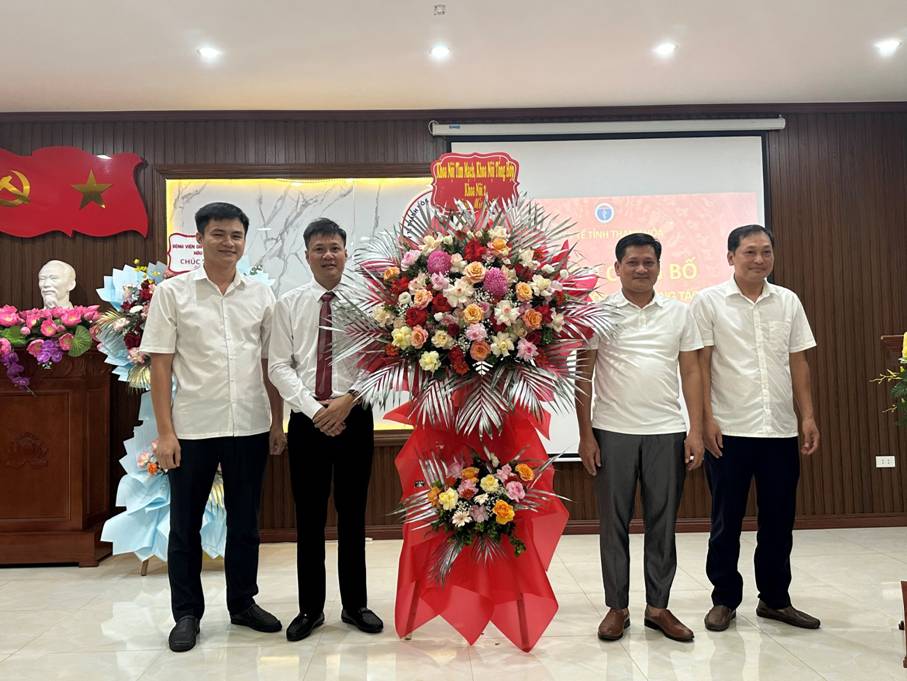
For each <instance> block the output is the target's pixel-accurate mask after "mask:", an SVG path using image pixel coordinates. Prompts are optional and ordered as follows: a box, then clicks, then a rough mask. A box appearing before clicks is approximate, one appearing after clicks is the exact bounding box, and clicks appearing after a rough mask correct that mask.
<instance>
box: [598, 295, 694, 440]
mask: <svg viewBox="0 0 907 681" xmlns="http://www.w3.org/2000/svg"><path fill="white" fill-rule="evenodd" d="M603 304H604V305H607V306H609V307H611V308H612V310H613V312H614V313H615V315H616V317H617V319H616V323H617V331H616V332H615V335H614V337H613V338H611V339H602V338H601V337H600V336H599V335H598V334H596V335H595V336H593V337H592V339H591V341H590V343H589V348H590V349H592V350H597V354H596V358H595V373H594V376H593V384H594V389H595V400H594V404H593V409H592V427H593V428H598V429H601V430H608V431H611V432H614V433H625V434H627V435H663V434H667V433H683V432H686V423H685V422H684V419H683V412H682V410H681V404H680V380H679V377H678V366H679V364H678V361H679V356H680V355H679V353H681V352H694V351H696V350H699V349H700V348H701V347H702V340H701V339H700V337H699V330H698V328H697V327H696V323H695V321H694V320H693V317H692V315H691V314H690V310H689V307H688V306H687V305H684V304H683V303H681V302H679V301H676V300H672V299H671V298H666V297H664V296H662V295H660V294H658V293H656V294H655V297H654V298H653V299H652V300H651V302H649V304H648V305H646V306H645V307H642V308H641V307H637V306H636V305H634V304H633V303H631V302H630V301H629V300H627V299H626V298H625V297H624V294H623V292H622V291H618V292H617V293H613V294H611V295H610V296H608V297H607V298H605V300H604V301H603Z"/></svg>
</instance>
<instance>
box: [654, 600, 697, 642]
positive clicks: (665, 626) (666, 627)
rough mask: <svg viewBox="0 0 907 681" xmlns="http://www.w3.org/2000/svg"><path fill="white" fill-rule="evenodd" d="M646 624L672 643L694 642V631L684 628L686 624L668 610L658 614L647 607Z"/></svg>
mask: <svg viewBox="0 0 907 681" xmlns="http://www.w3.org/2000/svg"><path fill="white" fill-rule="evenodd" d="M644 624H645V625H646V626H647V627H649V629H655V630H656V631H660V632H661V633H662V634H664V635H665V636H667V637H668V638H669V639H671V640H672V641H680V642H681V643H689V642H690V641H692V640H693V631H692V630H691V629H690V628H689V627H687V626H684V623H683V622H681V621H680V620H679V619H677V618H676V617H674V613H672V612H671V611H670V610H668V609H665V610H662V611H661V612H659V613H657V614H656V613H655V612H653V611H652V610H650V609H649V608H648V607H647V608H646V617H645V620H644Z"/></svg>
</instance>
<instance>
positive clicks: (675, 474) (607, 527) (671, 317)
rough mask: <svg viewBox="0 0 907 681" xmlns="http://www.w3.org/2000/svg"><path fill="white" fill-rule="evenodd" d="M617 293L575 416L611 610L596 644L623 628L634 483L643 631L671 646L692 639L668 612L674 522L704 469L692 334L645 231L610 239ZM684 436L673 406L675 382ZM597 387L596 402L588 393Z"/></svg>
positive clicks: (698, 344) (582, 380)
mask: <svg viewBox="0 0 907 681" xmlns="http://www.w3.org/2000/svg"><path fill="white" fill-rule="evenodd" d="M615 254H616V256H617V262H615V264H614V269H615V272H616V273H617V275H618V277H619V278H620V282H621V290H620V291H619V292H617V293H615V294H613V295H611V296H609V297H608V298H606V299H605V301H604V303H603V304H604V305H608V306H609V307H611V308H612V309H613V312H614V315H615V317H616V318H617V320H618V321H617V330H616V332H615V333H614V336H613V337H612V338H608V339H601V338H599V337H598V336H594V337H593V338H592V340H591V341H590V344H589V349H588V350H585V351H582V352H581V353H580V357H579V361H578V365H579V372H578V373H579V376H578V380H577V392H576V410H577V419H578V421H579V430H580V445H579V454H580V457H581V459H582V461H583V466H584V467H585V469H586V471H587V472H588V473H589V474H590V475H594V476H595V490H596V497H597V500H598V511H599V523H600V525H599V536H600V545H601V563H602V580H603V582H604V587H605V602H606V604H607V605H608V608H609V610H608V613H607V614H606V615H605V618H604V619H603V620H602V622H601V624H600V625H599V627H598V637H599V638H600V639H602V640H604V641H616V640H618V639H620V638H621V637H622V636H623V633H624V629H626V628H627V627H628V626H629V625H630V616H629V611H628V609H627V606H628V605H629V589H630V555H629V526H630V520H631V518H632V516H633V503H634V499H635V496H636V485H637V482H639V484H640V485H641V486H642V499H643V513H644V518H645V527H646V542H645V578H646V604H647V605H646V611H645V624H646V626H648V627H650V628H653V629H657V630H659V631H661V632H662V633H663V634H664V635H665V636H667V637H668V638H671V639H674V640H677V641H692V640H693V632H692V631H691V630H690V629H689V628H688V627H686V626H684V625H683V624H682V623H681V622H680V621H679V620H678V619H677V618H676V617H675V616H674V615H673V614H672V613H671V611H670V610H668V609H667V608H668V599H669V597H670V592H671V584H672V583H673V581H674V574H675V572H676V570H677V552H676V547H675V541H674V525H675V521H676V519H677V509H678V507H679V506H680V498H681V495H682V493H683V482H684V477H685V472H686V470H687V469H690V470H691V469H693V468H697V467H698V466H699V465H700V464H701V463H702V456H703V452H704V449H703V443H702V434H701V433H702V430H701V427H702V392H701V389H702V386H701V381H700V377H699V373H700V368H699V362H698V358H697V352H698V351H699V349H700V348H702V341H701V340H700V338H699V330H698V329H697V327H696V323H695V322H694V320H693V318H692V316H691V315H690V311H689V308H688V307H687V306H686V305H684V304H683V303H680V302H678V301H676V300H672V299H670V298H666V297H665V296H662V295H659V294H658V293H656V292H655V289H654V286H655V282H656V281H657V280H658V273H659V262H660V259H661V244H660V243H659V242H658V241H657V240H656V239H654V238H653V237H651V236H649V235H648V234H630V235H627V236H625V237H623V238H622V239H621V240H620V241H618V242H617V247H616V249H615ZM678 369H679V373H680V377H681V380H682V384H683V395H684V400H685V402H686V404H687V410H688V412H689V415H690V430H689V434H687V428H686V424H685V422H684V418H683V413H682V411H681V405H680V397H679V396H680V390H681V388H680V383H679V381H678ZM590 384H591V385H592V386H594V403H595V404H594V408H593V407H592V402H593V396H592V391H591V390H590V389H589V387H590Z"/></svg>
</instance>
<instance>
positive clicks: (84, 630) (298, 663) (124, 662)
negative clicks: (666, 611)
mask: <svg viewBox="0 0 907 681" xmlns="http://www.w3.org/2000/svg"><path fill="white" fill-rule="evenodd" d="M706 541H707V536H706V535H704V534H681V535H679V536H678V555H679V563H680V568H679V570H678V573H677V578H676V580H675V582H674V590H673V594H672V599H671V609H672V610H673V611H674V613H675V614H676V615H677V616H678V617H680V618H681V619H682V620H684V621H685V622H686V623H687V624H688V625H690V626H691V627H692V628H693V630H694V631H695V632H696V640H695V642H694V643H692V644H686V645H685V644H681V643H674V642H672V641H669V640H667V639H665V638H663V637H662V636H661V635H659V634H657V633H655V632H652V631H651V630H648V629H645V628H644V627H642V626H641V625H642V610H643V607H644V605H645V601H644V593H643V590H642V587H643V582H642V567H641V566H642V561H641V558H642V537H641V536H640V535H633V536H632V538H631V553H632V560H633V568H632V570H633V578H634V581H633V584H632V588H631V594H630V597H631V618H632V619H633V626H632V627H631V628H630V630H629V632H628V635H627V636H625V637H624V639H623V640H622V641H620V642H618V643H602V642H600V641H598V639H597V638H596V637H595V629H596V626H597V625H598V622H599V620H600V618H601V617H602V615H603V614H604V605H603V598H604V596H603V592H602V586H601V573H600V569H599V563H598V559H597V555H598V546H597V537H594V536H571V537H564V538H563V539H562V540H561V543H560V546H559V547H558V550H557V554H556V555H555V559H554V562H553V563H552V565H551V570H550V571H549V577H550V579H551V581H552V584H553V586H554V590H555V593H556V594H557V596H558V601H559V603H560V610H559V612H558V614H557V616H556V617H555V619H554V621H553V622H552V623H551V626H550V627H549V628H548V631H547V632H546V633H545V635H544V636H543V637H542V639H541V641H540V642H539V644H538V645H537V646H536V648H535V649H534V650H533V651H532V652H531V653H528V654H526V653H522V652H520V651H519V650H517V649H515V648H514V647H513V646H512V645H511V644H510V643H509V642H508V641H507V640H506V639H504V638H503V637H502V635H501V634H500V633H499V632H498V631H497V630H496V629H494V627H492V626H490V627H489V628H488V630H487V631H486V632H485V634H484V635H483V636H481V637H480V638H479V641H478V642H477V643H476V645H474V646H472V647H470V646H468V645H467V644H466V643H465V642H464V641H463V640H462V639H460V638H459V636H458V635H457V634H456V632H455V631H454V630H453V629H451V628H450V627H449V626H448V625H447V624H446V623H445V622H443V621H441V620H435V621H432V622H430V623H428V624H427V625H426V626H424V627H422V628H421V629H419V630H418V631H417V632H416V633H415V634H414V636H413V637H412V640H399V639H398V638H397V637H396V635H395V634H394V631H393V606H394V588H395V584H396V564H397V557H398V555H399V552H400V542H398V541H381V542H370V543H369V545H368V561H369V598H370V605H371V606H372V608H373V609H374V610H376V611H377V612H378V613H379V614H380V615H382V616H383V617H384V619H385V622H386V624H387V627H386V630H385V632H384V633H383V634H381V635H379V636H366V635H365V634H360V633H359V632H357V631H355V630H353V629H352V628H350V627H348V626H346V625H344V624H342V623H340V621H339V617H340V604H339V601H338V598H339V596H338V591H337V584H336V569H335V563H336V545H334V544H330V545H329V548H328V565H329V568H328V599H329V603H328V606H327V608H326V617H327V623H326V625H325V626H324V627H322V628H321V629H318V630H316V633H315V634H314V635H313V636H312V637H311V638H309V639H307V640H305V641H302V642H300V643H294V644H290V643H287V641H286V638H285V637H284V635H283V633H280V634H259V633H255V632H252V631H249V630H246V629H241V628H237V627H232V626H231V625H230V624H229V619H228V617H227V614H226V608H225V607H224V604H223V600H224V581H223V568H222V565H223V564H222V562H220V561H209V562H206V564H205V573H204V585H205V591H206V596H207V598H208V613H207V614H206V615H205V618H204V620H203V622H202V635H201V638H200V643H199V645H198V647H197V648H196V649H195V650H193V651H191V652H189V653H186V654H182V655H175V654H172V653H170V652H169V651H168V650H167V649H166V637H167V633H168V631H169V629H170V627H171V625H172V622H171V619H170V611H169V607H168V603H169V592H168V587H167V575H166V569H165V566H164V565H162V564H161V563H159V562H157V561H152V564H151V570H150V572H149V574H148V576H146V577H141V576H140V575H139V572H138V570H139V564H138V561H136V560H135V558H133V557H131V556H120V557H117V558H113V559H110V560H107V561H105V562H104V563H102V565H101V566H100V567H99V568H95V569H79V568H68V567H66V568H12V569H11V568H6V569H0V613H2V615H3V616H2V617H0V679H2V680H3V681H30V680H32V679H36V680H37V679H40V680H41V681H45V680H46V679H77V680H79V681H82V680H89V679H90V680H94V679H104V680H105V681H106V680H113V679H130V680H132V679H141V680H142V681H152V680H158V679H161V680H164V681H182V680H183V679H186V680H189V681H205V680H207V679H212V680H213V679H218V680H220V679H242V680H246V679H265V680H267V681H283V680H284V679H306V680H311V681H319V680H328V679H330V680H335V679H336V680H347V679H351V680H352V679H370V680H379V681H384V680H391V679H413V680H416V679H418V680H422V679H440V678H445V679H466V680H467V681H480V680H482V679H486V678H496V677H498V678H501V679H504V678H506V679H510V680H519V681H523V680H526V681H535V680H536V679H538V680H540V681H541V680H554V679H569V680H570V681H583V680H584V679H595V680H596V681H601V680H603V679H604V680H611V679H659V680H661V679H666V680H667V679H672V680H687V679H689V680H693V679H695V680H700V679H714V680H716V681H718V680H720V681H755V680H757V679H767V680H770V681H787V680H788V679H797V680H798V681H800V680H804V681H810V680H815V681H821V680H822V679H827V680H829V681H831V680H834V681H845V680H851V679H852V680H854V681H856V680H860V681H862V680H864V679H865V680H866V681H880V680H884V679H905V678H907V670H904V669H902V667H901V660H902V658H903V656H904V638H903V633H902V632H900V631H898V628H897V624H898V621H899V620H900V618H901V617H902V616H903V615H902V613H901V594H900V585H899V580H900V579H907V528H884V529H854V530H813V531H802V532H798V533H797V534H796V537H795V540H794V557H793V573H794V583H793V588H792V595H793V599H794V603H795V604H796V605H797V606H799V607H800V608H802V609H804V610H806V611H808V612H810V613H812V614H814V615H816V616H818V617H820V618H821V619H822V628H821V629H820V630H819V631H802V630H797V629H792V628H790V627H787V626H785V625H783V624H778V623H774V622H770V621H766V620H761V619H759V618H757V617H756V616H755V613H754V610H755V595H754V586H753V570H752V560H751V556H752V551H753V548H754V536H753V534H752V533H748V534H746V535H745V536H744V548H743V551H742V555H743V559H742V560H741V572H742V573H743V575H744V579H745V581H746V590H747V595H746V598H745V600H744V603H743V605H742V606H741V608H740V610H739V612H738V617H737V620H736V623H735V624H734V625H733V626H732V627H731V628H730V629H729V630H728V631H726V632H723V633H711V632H707V631H706V630H705V628H704V627H703V625H702V617H703V615H704V613H705V610H706V609H707V608H708V606H709V584H708V581H707V579H706V577H705V572H704V563H705V548H706ZM261 558H262V559H261V570H260V588H261V594H260V596H259V598H258V602H259V603H260V604H261V605H262V606H263V607H265V608H267V609H268V610H270V611H272V612H273V613H274V614H276V615H277V616H278V617H280V618H281V619H282V620H283V622H284V624H285V625H286V624H288V623H289V622H290V620H291V619H292V618H293V616H294V615H295V614H296V606H295V603H296V575H295V564H294V561H295V545H292V544H271V545H265V546H264V547H263V548H262V556H261Z"/></svg>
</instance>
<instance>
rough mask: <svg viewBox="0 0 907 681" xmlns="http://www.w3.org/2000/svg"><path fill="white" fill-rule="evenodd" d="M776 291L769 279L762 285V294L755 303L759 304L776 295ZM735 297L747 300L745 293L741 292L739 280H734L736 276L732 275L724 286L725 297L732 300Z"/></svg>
mask: <svg viewBox="0 0 907 681" xmlns="http://www.w3.org/2000/svg"><path fill="white" fill-rule="evenodd" d="M774 289H775V286H774V284H770V283H769V281H768V279H766V280H765V283H763V284H762V293H760V294H759V297H758V298H756V301H755V302H757V303H758V302H759V301H760V300H762V299H763V298H768V297H769V296H771V295H774V293H775V290H774ZM733 295H738V296H740V297H741V298H746V296H745V295H743V291H741V290H740V287H739V286H737V280H736V279H734V275H733V274H732V275H731V278H730V279H728V280H727V281H726V282H725V284H724V297H725V298H730V297H731V296H733ZM746 299H747V300H749V298H746Z"/></svg>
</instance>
